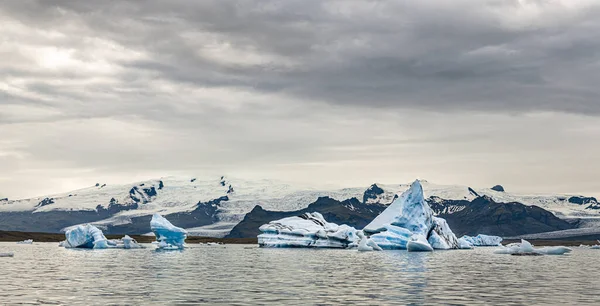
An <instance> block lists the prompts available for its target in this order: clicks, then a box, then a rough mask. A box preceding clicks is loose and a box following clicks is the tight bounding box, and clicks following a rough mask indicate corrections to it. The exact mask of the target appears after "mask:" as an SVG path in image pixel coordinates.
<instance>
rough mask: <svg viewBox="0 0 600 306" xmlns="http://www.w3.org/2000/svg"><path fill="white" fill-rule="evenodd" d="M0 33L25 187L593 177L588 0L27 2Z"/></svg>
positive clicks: (3, 11)
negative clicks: (183, 176) (210, 176)
mask: <svg viewBox="0 0 600 306" xmlns="http://www.w3.org/2000/svg"><path fill="white" fill-rule="evenodd" d="M0 28H1V29H2V34H3V35H2V38H1V40H0V56H1V57H2V59H3V60H2V62H0V129H1V130H2V138H0V173H2V174H0V183H3V186H9V187H8V188H9V189H14V190H20V191H18V193H16V194H27V195H31V192H30V191H27V190H24V189H23V188H21V187H19V186H21V185H22V183H23V182H26V181H28V180H33V179H36V180H38V181H37V182H36V183H35V184H36V186H42V185H44V184H43V183H40V182H39V180H40V178H41V177H43V178H48V179H50V178H55V177H60V178H61V180H62V181H60V182H70V183H53V184H55V185H48V186H47V187H46V188H45V189H43V188H40V189H39V190H44V191H48V192H50V191H52V190H50V187H53V188H58V187H60V188H63V189H64V188H67V187H65V186H75V185H76V186H79V185H77V184H80V183H81V182H82V181H84V180H90V181H94V182H95V181H96V180H97V179H98V177H106V178H107V179H108V178H111V179H114V178H115V177H119V178H122V179H121V181H128V180H129V179H128V178H130V177H132V175H133V174H135V177H138V176H144V175H146V176H154V175H157V174H158V175H165V174H168V172H170V171H184V170H189V171H199V172H203V171H207V172H210V171H217V174H219V175H220V174H222V173H220V171H227V170H231V171H233V172H236V171H237V172H242V173H255V175H260V173H266V174H270V175H273V176H276V177H280V178H281V177H283V178H290V177H300V178H301V179H305V180H310V179H311V178H313V177H314V175H313V172H315V173H317V174H315V175H318V176H320V177H323V178H324V180H327V178H329V180H330V181H335V180H341V181H344V182H347V181H348V180H352V178H355V179H354V181H356V182H360V183H361V184H364V183H371V182H372V181H373V180H382V179H386V178H388V179H389V180H390V181H393V182H400V181H402V182H403V181H409V180H411V179H414V177H415V176H419V177H426V178H429V179H432V180H435V179H436V178H437V179H439V180H440V181H445V182H448V183H460V182H464V183H470V181H469V179H471V180H482V184H486V185H489V184H496V183H503V182H500V181H496V178H498V177H500V178H506V179H508V178H511V177H514V176H515V173H516V172H518V171H517V170H516V169H520V168H522V169H529V170H531V171H530V172H531V173H532V174H531V176H530V177H529V178H528V177H527V176H525V175H523V174H521V173H518V175H517V176H518V177H519V179H520V180H521V181H520V182H526V180H528V179H531V178H532V177H533V178H535V179H536V180H539V181H538V183H537V186H553V185H552V184H551V183H552V182H554V183H556V182H560V181H563V180H564V178H568V181H569V182H570V183H572V184H577V181H578V179H577V178H581V180H584V179H585V181H586V182H587V184H588V185H589V184H591V183H589V182H591V181H592V180H590V178H589V175H588V174H587V172H586V173H583V172H584V170H588V168H589V167H588V166H587V165H588V164H592V165H600V163H598V160H597V158H595V157H593V156H592V155H585V156H581V155H580V154H581V153H576V152H575V151H574V150H572V149H571V148H573V147H578V146H579V144H580V143H591V142H592V141H593V140H594V139H595V138H597V136H598V129H597V124H596V123H595V119H594V118H595V116H597V115H598V114H600V103H599V102H598V101H599V98H600V89H598V86H597V84H599V83H600V51H599V50H600V40H598V39H597V33H600V4H598V3H597V1H593V0H570V1H567V0H562V1H558V0H557V1H532V0H514V1H506V0H486V1H481V0H456V1H439V0H423V1H404V0H401V1H346V0H344V1H322V0H319V1H317V0H289V1H270V0H265V1H220V0H214V1H209V0H206V1H192V0H185V1H183V0H173V1H137V0H136V1H54V0H40V1H25V0H24V1H7V2H5V3H3V5H2V6H1V7H0ZM547 112H550V113H552V115H549V116H550V117H549V118H547V117H544V116H547V115H548V114H546V113H547ZM580 115H589V116H588V117H580ZM537 116H541V117H537ZM553 116H556V117H553ZM582 118H583V119H582ZM590 118H591V119H590ZM539 125H543V126H542V127H540V126H539ZM571 127H576V128H578V130H577V132H573V133H572V134H571V133H569V132H568V131H566V130H567V129H568V128H571ZM594 148H596V147H594ZM596 149H597V148H596ZM515 152H517V153H520V154H525V156H526V157H527V158H529V159H527V158H524V159H521V158H520V156H517V155H518V154H517V153H515ZM531 156H543V157H544V158H545V159H544V158H541V157H540V158H537V159H536V158H533V157H531ZM565 156H567V157H569V158H571V157H573V156H580V158H579V159H578V160H575V161H573V160H567V162H574V164H577V165H578V166H573V169H572V170H565V167H562V168H561V167H559V166H556V164H560V165H564V164H565V161H564V160H562V159H564V158H565ZM488 160H496V161H497V162H498V164H495V163H491V162H488ZM507 163H508V164H509V166H510V167H508V166H507ZM307 165H309V166H307ZM310 165H319V166H318V169H317V168H313V167H314V166H310ZM540 165H544V166H548V165H552V166H554V167H556V168H557V169H558V170H556V171H557V172H556V173H555V174H556V175H555V176H554V177H552V175H544V177H541V174H539V175H538V174H536V173H538V172H536V171H537V170H538V169H539V167H541V166H540ZM306 167H308V168H306ZM527 167H529V168H527ZM307 169H308V170H307ZM581 169H584V170H581ZM597 170H598V171H600V169H597ZM303 171H308V172H303ZM478 171H479V172H478ZM511 171H512V172H511ZM523 171H524V170H523ZM569 171H571V172H569ZM399 173H400V174H399ZM519 179H517V181H518V180H519ZM465 180H466V181H465ZM548 180H550V181H552V182H550V183H549V181H548ZM49 181H50V180H49ZM6 182H9V183H6ZM56 184H59V185H60V186H58V187H57V186H56ZM534 185H536V184H534ZM571 186H572V185H571ZM5 188H6V187H5ZM19 188H21V189H19ZM585 188H586V189H585V190H592V188H590V187H585ZM575 190H581V189H577V188H575ZM0 191H2V190H0ZM40 192H41V191H40Z"/></svg>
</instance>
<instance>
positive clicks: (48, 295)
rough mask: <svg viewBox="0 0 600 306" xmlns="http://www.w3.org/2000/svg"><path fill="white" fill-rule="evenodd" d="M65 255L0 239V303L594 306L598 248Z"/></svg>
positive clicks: (599, 292) (232, 248)
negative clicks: (526, 253) (515, 252)
mask: <svg viewBox="0 0 600 306" xmlns="http://www.w3.org/2000/svg"><path fill="white" fill-rule="evenodd" d="M148 247H149V248H148V249H144V250H70V249H63V248H59V247H57V244H56V243H34V244H33V245H18V244H15V243H8V242H2V243H0V252H14V253H15V257H13V258H0V304H16V303H25V304H27V303H31V304H66V305H78V304H81V305H106V304H116V305H155V304H156V305H162V304H179V305H181V304H202V303H206V304H219V303H221V304H233V305H249V304H273V305H295V304H297V305H311V304H349V303H353V304H362V305H365V304H400V305H406V304H414V305H422V304H480V305H490V304H495V305H500V304H502V305H523V304H526V305H560V304H571V305H574V304H577V305H583V304H590V305H592V304H594V305H598V304H600V282H599V281H598V275H600V250H588V249H578V248H574V252H573V253H571V254H570V255H567V256H536V257H519V256H510V255H495V254H492V252H493V248H480V249H476V250H466V251H436V252H433V253H407V252H406V251H384V252H370V253H360V252H357V251H355V250H311V249H259V248H258V247H256V246H249V245H246V246H244V245H226V246H202V245H190V247H189V248H188V249H186V250H185V251H170V252H156V251H154V250H153V247H152V246H151V245H148Z"/></svg>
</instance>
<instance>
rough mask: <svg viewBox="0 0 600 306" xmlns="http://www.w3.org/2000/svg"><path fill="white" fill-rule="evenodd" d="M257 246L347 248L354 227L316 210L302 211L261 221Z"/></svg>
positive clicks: (353, 242)
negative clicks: (266, 221) (331, 221)
mask: <svg viewBox="0 0 600 306" xmlns="http://www.w3.org/2000/svg"><path fill="white" fill-rule="evenodd" d="M259 230H260V231H261V232H262V234H260V235H258V245H259V246H260V247H317V248H348V247H351V246H354V245H356V242H357V239H358V236H357V234H356V229H355V228H354V227H351V226H348V225H344V224H343V225H337V224H335V223H330V222H327V221H326V220H325V218H323V215H321V214H320V213H318V212H314V213H305V214H303V215H301V216H297V217H288V218H283V219H280V220H276V221H271V222H269V223H267V224H263V225H262V226H261V227H260V228H259Z"/></svg>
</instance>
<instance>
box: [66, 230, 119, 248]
mask: <svg viewBox="0 0 600 306" xmlns="http://www.w3.org/2000/svg"><path fill="white" fill-rule="evenodd" d="M65 237H66V240H65V241H64V242H63V243H62V244H61V245H62V246H64V247H65V248H85V249H106V248H108V247H109V241H108V240H107V239H106V237H105V236H104V233H102V231H101V230H100V229H99V228H97V227H95V226H93V225H91V224H84V225H78V226H75V227H74V228H71V229H69V230H67V231H66V232H65Z"/></svg>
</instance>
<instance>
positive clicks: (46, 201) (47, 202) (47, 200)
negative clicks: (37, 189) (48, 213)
mask: <svg viewBox="0 0 600 306" xmlns="http://www.w3.org/2000/svg"><path fill="white" fill-rule="evenodd" d="M50 204H54V199H53V198H45V199H43V200H41V201H40V202H39V203H38V205H37V206H36V207H43V206H46V205H50Z"/></svg>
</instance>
